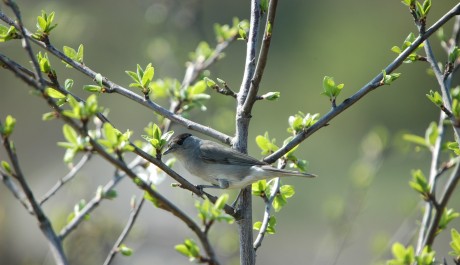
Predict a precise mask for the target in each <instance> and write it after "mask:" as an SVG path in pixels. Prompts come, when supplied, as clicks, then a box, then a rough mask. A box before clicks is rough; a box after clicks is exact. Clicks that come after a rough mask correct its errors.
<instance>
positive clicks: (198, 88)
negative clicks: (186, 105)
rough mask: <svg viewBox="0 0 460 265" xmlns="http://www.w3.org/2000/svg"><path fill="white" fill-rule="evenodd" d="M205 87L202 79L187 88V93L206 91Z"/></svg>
mask: <svg viewBox="0 0 460 265" xmlns="http://www.w3.org/2000/svg"><path fill="white" fill-rule="evenodd" d="M206 88H207V85H206V82H205V81H204V80H200V81H198V82H196V83H195V84H194V85H193V86H191V87H190V88H189V94H190V95H197V94H201V93H203V92H205V91H206Z"/></svg>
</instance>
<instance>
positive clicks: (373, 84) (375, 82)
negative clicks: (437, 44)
mask: <svg viewBox="0 0 460 265" xmlns="http://www.w3.org/2000/svg"><path fill="white" fill-rule="evenodd" d="M459 14H460V3H459V4H457V5H456V6H455V7H454V8H452V9H451V10H449V11H448V12H447V13H446V14H445V15H444V16H442V17H441V18H440V19H439V20H438V21H437V22H436V23H435V24H433V26H431V27H430V28H429V29H428V30H426V32H425V33H424V34H423V35H420V36H418V37H417V38H416V39H415V41H414V42H413V43H412V45H410V46H409V47H407V49H406V50H404V51H403V52H402V53H401V54H399V56H398V57H396V59H394V60H393V62H391V63H390V64H389V65H388V66H387V67H385V69H384V70H385V72H386V73H387V74H390V73H392V72H393V71H394V70H395V69H397V68H398V67H399V66H400V65H401V64H402V63H403V61H404V60H405V59H406V58H407V56H409V54H411V53H412V52H413V51H414V50H415V49H416V48H417V47H418V46H420V44H422V42H423V41H425V40H426V39H427V38H428V37H430V36H431V35H432V34H433V33H434V32H436V31H437V30H438V29H439V28H440V27H441V26H442V25H444V24H445V23H447V21H449V20H450V19H452V18H453V17H454V16H456V15H459ZM382 78H383V76H382V73H379V74H378V75H377V76H376V77H374V78H373V79H372V80H371V81H370V82H369V83H367V84H366V85H364V86H363V87H362V88H361V89H359V90H358V91H357V92H356V93H355V94H354V95H352V96H351V97H349V98H347V99H346V100H344V101H343V102H342V103H341V104H340V105H338V106H337V107H336V108H333V109H331V110H330V111H329V112H328V113H326V115H324V116H323V117H322V118H321V119H319V120H318V121H317V122H316V123H315V124H313V125H312V126H311V127H309V128H308V129H306V130H304V131H302V132H301V133H299V134H297V135H296V136H295V137H294V138H293V139H292V140H291V141H290V142H289V143H287V144H286V145H285V146H283V147H281V148H280V149H278V150H277V151H276V152H274V153H273V154H271V155H269V156H267V157H266V158H265V159H264V161H265V162H267V163H270V164H271V163H273V162H275V161H276V160H278V159H279V158H280V157H282V156H283V155H285V154H286V153H287V152H289V151H290V150H292V148H294V147H296V146H297V145H299V144H300V143H301V142H303V141H304V140H305V139H307V138H308V137H310V136H311V135H312V134H313V133H315V132H316V131H317V130H319V129H321V128H322V127H324V126H326V125H327V124H329V122H330V121H331V120H332V119H333V118H335V117H336V116H337V115H339V114H340V113H342V112H343V111H344V110H346V109H348V108H349V107H350V106H352V105H353V104H355V103H356V102H358V101H359V100H360V99H361V98H362V97H364V96H365V95H366V94H367V93H369V92H371V91H373V90H374V89H375V88H377V87H379V82H380V80H382Z"/></svg>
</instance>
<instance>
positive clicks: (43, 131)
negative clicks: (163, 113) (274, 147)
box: [0, 0, 460, 264]
mask: <svg viewBox="0 0 460 265" xmlns="http://www.w3.org/2000/svg"><path fill="white" fill-rule="evenodd" d="M17 2H18V5H19V6H20V8H21V10H22V13H23V17H24V18H25V22H26V26H27V27H28V28H29V29H30V30H35V23H36V21H35V20H36V16H37V15H39V14H40V10H45V11H47V12H51V11H55V12H56V17H55V22H57V23H58V27H57V28H56V29H55V30H53V32H52V35H51V42H52V43H53V44H54V45H55V46H56V47H57V48H62V46H64V45H66V46H70V47H74V48H76V47H78V45H79V44H81V43H82V44H84V46H85V59H84V61H85V64H86V65H87V66H89V67H91V68H92V69H94V70H95V71H98V72H100V73H102V74H103V75H104V76H106V77H108V78H109V79H111V80H112V81H114V82H116V83H118V84H121V85H124V86H126V87H127V86H128V84H129V83H130V82H131V81H130V80H129V77H128V76H127V75H126V74H125V73H124V71H125V70H134V69H135V66H136V64H140V65H141V66H145V65H146V64H148V63H150V62H151V63H152V64H153V66H154V67H155V78H166V77H173V78H177V79H178V80H180V81H181V80H182V77H183V75H184V70H185V62H186V61H187V60H188V55H189V52H191V51H194V50H195V48H196V46H197V45H198V43H199V42H200V41H201V40H205V41H208V42H209V43H210V45H211V46H214V45H215V39H214V33H213V24H214V23H220V24H231V22H232V18H233V17H235V16H236V17H239V18H240V19H246V18H248V17H249V3H248V1H209V0H203V1H199V0H185V1H177V0H175V1H172V0H163V1H161V0H158V1H157V0H137V1H107V0H106V1H70V0H67V1H41V0H34V1H32V0H29V1H25V0H23V1H20V0H19V1H17ZM454 4H456V1H434V3H433V6H432V9H431V12H430V15H429V19H428V24H429V25H431V24H432V23H433V22H434V21H435V20H436V19H438V18H439V17H440V16H441V15H442V14H444V13H445V12H446V11H447V10H449V9H450V8H451V7H452V6H453V5H454ZM0 8H1V9H2V10H3V11H4V12H6V13H7V14H10V15H11V12H10V11H9V10H8V9H7V8H6V7H5V5H4V4H0ZM451 26H452V23H449V24H448V25H447V26H446V27H445V32H446V33H449V32H450V29H451ZM415 31H416V28H415V26H414V25H413V19H412V17H411V15H410V14H409V12H408V11H407V8H406V7H405V6H403V5H402V4H401V2H400V1H360V0H350V1H332V0H325V1H300V0H291V1H280V3H279V5H278V12H277V19H276V24H275V26H274V31H273V38H272V46H271V50H270V55H269V61H268V65H267V68H266V71H265V75H264V79H263V81H262V84H261V93H264V92H268V91H280V92H281V98H280V99H279V100H278V101H275V102H258V103H257V105H256V106H255V108H254V111H253V119H252V121H251V130H250V136H251V138H250V139H252V140H251V142H250V146H249V153H250V154H251V155H253V156H255V157H260V158H261V157H262V156H261V155H260V151H259V149H258V148H257V146H256V145H255V141H254V140H253V139H254V138H255V136H257V135H259V134H263V133H264V132H265V131H268V132H269V134H270V136H271V137H274V138H276V139H277V140H278V141H277V143H278V144H280V145H281V144H282V141H283V140H284V139H285V138H286V137H287V136H288V134H287V132H286V128H287V126H288V122H287V120H288V117H289V116H290V115H294V114H295V113H297V112H298V111H302V112H304V113H308V112H310V113H320V114H321V115H324V114H325V113H327V112H328V111H329V109H330V103H329V101H328V99H327V98H326V97H324V96H321V95H320V93H321V92H322V79H323V77H324V76H325V75H329V76H333V77H334V78H335V80H336V82H338V83H345V88H344V90H343V91H342V94H341V95H340V97H339V102H341V100H343V99H345V98H346V97H348V96H350V95H352V94H353V93H355V92H356V91H357V90H358V89H359V88H361V87H362V86H363V85H365V84H366V83H367V82H368V81H370V80H371V79H372V78H373V77H374V76H375V75H377V74H378V73H379V72H380V71H381V70H382V69H383V68H384V67H385V66H386V65H387V64H388V63H390V62H391V61H392V60H393V59H394V58H395V57H396V54H394V53H392V52H391V51H390V48H391V47H392V46H394V45H398V46H400V45H401V43H402V41H403V40H404V39H405V37H406V36H407V35H408V34H409V33H410V32H415ZM433 45H434V47H435V52H436V53H437V55H438V58H439V59H440V60H441V61H444V60H445V59H446V55H445V54H444V53H443V52H442V51H441V50H440V48H439V45H438V43H437V41H435V40H434V39H433ZM38 51H39V49H38V48H35V52H38ZM0 52H1V53H3V54H6V55H7V56H9V57H11V58H12V59H15V60H17V61H19V62H21V63H23V64H24V65H26V66H29V59H28V58H27V57H26V56H25V53H24V51H23V50H22V49H21V47H20V43H19V42H18V41H12V42H7V43H2V44H0ZM225 53H226V57H225V58H224V59H223V60H221V61H219V62H218V63H217V64H215V65H214V66H213V67H212V68H211V69H210V70H211V75H210V77H211V78H213V79H215V78H216V77H218V78H221V79H224V80H225V81H226V82H227V83H228V84H229V86H230V87H231V88H233V89H234V90H238V88H239V85H240V82H241V79H242V73H243V63H244V58H245V43H244V42H242V41H239V42H235V43H234V44H232V45H231V46H230V47H229V48H228V49H227V50H226V51H225ZM50 58H51V63H52V65H53V66H54V67H56V68H57V74H58V76H59V78H60V79H61V81H63V80H64V79H65V78H73V79H74V80H75V85H74V89H73V91H74V92H75V93H77V94H79V95H81V96H82V97H87V96H88V94H87V93H86V92H84V91H83V90H81V89H80V88H81V87H82V86H83V85H85V84H90V83H92V81H91V80H90V79H88V78H85V77H83V76H82V75H80V74H79V73H77V72H76V71H75V70H73V69H66V68H65V67H63V65H62V63H61V62H60V61H59V60H58V59H56V58H54V57H52V56H50ZM427 67H428V65H427V64H425V63H416V64H407V65H406V64H405V65H402V66H401V67H400V68H399V69H398V70H397V72H401V73H402V76H401V77H400V79H398V80H397V81H396V82H395V83H394V84H392V85H391V86H385V87H381V88H378V89H377V90H376V91H374V92H372V93H370V94H369V95H367V96H366V97H365V98H363V99H362V100H360V101H359V102H358V103H357V104H356V105H354V106H352V107H351V108H350V109H348V110H346V111H345V112H344V113H343V114H341V115H339V116H338V117H337V118H335V119H334V120H332V121H331V123H330V125H329V126H327V127H325V128H322V129H321V130H320V131H318V132H317V133H315V134H314V135H313V136H312V137H310V138H309V139H308V140H306V141H305V142H304V143H303V144H302V146H301V147H300V148H299V149H298V153H299V156H300V157H303V158H304V159H307V160H308V161H309V165H310V166H309V168H310V170H309V171H310V172H313V173H316V174H318V175H319V176H320V177H319V178H317V179H315V180H306V181H305V180H299V179H294V178H293V179H287V180H285V183H287V184H293V185H295V188H296V195H295V196H294V197H293V198H292V199H290V203H289V204H288V205H287V206H286V207H285V208H283V210H282V211H281V212H280V213H279V214H277V215H276V216H277V220H278V225H277V234H276V235H269V236H267V237H266V238H265V240H264V242H263V246H262V247H261V248H260V249H259V251H258V252H257V261H258V264H281V263H284V264H371V263H374V262H377V261H378V260H381V259H387V258H389V256H388V255H389V246H390V244H391V243H393V242H395V241H401V242H403V243H407V242H409V240H410V239H411V236H412V235H414V233H415V232H416V229H417V225H418V222H417V218H419V217H420V210H419V205H418V204H417V203H418V201H419V197H418V195H417V194H416V193H415V192H413V191H412V190H411V189H410V188H409V186H408V181H409V180H410V172H411V170H412V169H414V168H421V169H422V170H424V171H425V172H428V169H429V154H428V152H426V151H421V152H415V151H414V148H413V147H411V146H408V145H406V144H404V143H402V141H401V134H402V133H403V132H407V131H409V132H412V133H416V134H421V135H423V134H424V131H425V128H426V127H427V126H428V124H429V123H430V121H432V120H437V116H438V111H437V110H436V109H435V107H434V106H433V104H432V103H431V102H429V101H428V100H427V99H426V96H425V94H426V93H428V91H429V90H430V89H433V90H436V89H437V85H436V81H435V80H434V79H433V78H432V77H429V76H428V75H427V74H426V69H427ZM455 79H456V81H459V77H458V76H456V77H455ZM0 86H1V96H0V117H1V119H2V120H4V118H5V117H6V115H8V114H11V115H13V116H14V117H15V118H16V119H17V126H16V131H15V134H14V137H13V138H14V141H15V143H16V148H17V151H18V153H19V157H20V159H21V163H22V166H23V168H24V172H25V174H26V176H27V179H28V181H29V183H30V185H31V186H32V188H33V191H34V192H35V193H36V195H37V197H40V196H41V195H42V194H44V193H45V192H46V191H47V190H48V189H49V188H50V187H51V186H52V185H53V184H54V183H55V182H56V181H57V180H58V179H59V178H60V177H62V176H63V175H65V174H66V172H67V170H66V165H65V164H64V163H63V162H62V156H63V154H64V150H63V149H62V148H59V147H57V146H56V141H63V136H62V133H61V130H62V129H61V128H62V123H61V122H60V121H51V122H43V121H41V115H42V113H44V112H47V111H49V110H48V107H47V106H46V104H45V103H44V101H43V100H41V99H40V98H37V97H36V96H33V95H31V93H30V88H29V87H27V86H26V85H24V84H23V83H22V82H20V81H19V80H18V79H16V78H15V77H14V75H13V74H12V73H10V72H8V71H6V70H1V71H0ZM209 93H210V94H211V97H212V98H211V100H210V102H209V103H208V104H207V107H208V111H207V112H200V111H198V110H195V111H193V112H192V113H191V116H190V117H191V118H192V119H193V120H196V121H198V122H201V123H203V124H206V125H208V126H212V127H215V128H217V129H219V130H221V131H224V132H226V133H228V134H233V131H234V107H235V102H234V100H233V98H231V97H225V96H222V95H219V94H216V93H214V92H213V91H209ZM99 99H100V102H101V104H102V105H104V106H105V107H107V108H109V109H110V116H109V118H110V119H111V121H112V122H113V123H114V125H115V126H117V127H118V129H120V130H121V131H125V130H127V129H130V130H133V131H134V136H133V138H135V139H141V137H140V136H141V134H143V131H142V129H143V127H145V126H146V125H147V124H148V122H150V121H155V115H154V114H153V113H152V112H151V111H150V110H148V109H146V108H143V107H139V106H137V105H136V104H135V103H133V102H131V101H129V100H127V99H125V98H123V97H121V96H119V95H101V96H100V97H99ZM161 103H162V104H163V105H164V106H167V102H161ZM376 127H377V128H379V130H378V132H380V134H371V135H369V132H371V131H372V130H373V129H374V128H376ZM382 128H385V129H382ZM173 129H174V130H176V131H182V130H184V129H183V128H181V127H178V126H174V127H173ZM449 133H450V132H449ZM378 135H386V136H385V137H386V138H385V139H386V140H384V141H383V143H387V144H386V147H385V148H384V149H382V150H381V149H380V148H383V147H381V146H382V142H381V139H380V138H379V137H377V136H378ZM363 146H364V147H363ZM380 150H381V151H382V153H379V151H380ZM373 151H375V152H376V153H378V155H379V156H377V157H375V156H374V155H375V154H373ZM0 158H1V159H2V160H4V159H6V157H5V153H4V152H3V150H2V151H0ZM360 165H368V166H370V169H369V170H370V171H375V174H374V173H363V172H369V170H368V171H365V170H364V171H363V170H359V169H360V168H362V167H360ZM112 174H113V169H112V167H110V166H109V165H108V164H107V163H106V162H104V161H102V160H100V159H98V158H93V159H91V161H90V163H89V164H88V166H87V167H85V168H84V170H82V171H81V173H79V175H78V177H77V178H76V179H75V180H74V181H72V182H71V183H69V184H67V185H66V186H65V187H64V188H63V190H61V191H60V192H59V193H58V194H57V195H56V196H55V197H54V198H53V199H52V200H50V201H49V202H47V203H46V204H45V206H44V209H45V211H46V213H47V214H48V215H49V216H50V218H51V219H52V221H54V222H55V229H57V230H59V229H60V228H61V227H62V225H63V224H64V222H65V218H66V216H67V215H68V214H69V213H70V212H71V211H72V210H73V205H74V204H76V203H77V202H78V201H79V200H80V199H85V200H87V201H89V200H90V199H91V198H92V197H93V196H94V194H95V191H96V189H97V187H98V186H99V185H104V184H105V183H106V182H107V181H109V180H110V178H111V176H112ZM360 179H361V180H363V179H364V182H366V181H367V180H368V181H370V182H369V183H370V184H369V186H366V187H365V188H363V187H362V186H359V185H356V180H360ZM192 182H194V183H198V180H196V179H192ZM358 182H359V181H358ZM169 183H170V181H169V180H168V181H165V182H164V183H162V184H160V185H159V187H158V189H159V190H160V191H162V192H164V193H165V194H166V196H168V198H171V199H172V200H174V201H175V202H177V203H178V204H179V205H180V206H181V207H183V208H184V209H185V211H186V212H188V213H190V214H191V215H195V214H196V213H195V208H194V206H193V203H192V200H191V199H192V198H193V197H192V196H191V194H190V193H188V192H184V191H182V190H176V189H173V188H171V187H170V186H169ZM366 183H367V182H366ZM116 190H117V191H118V193H119V198H117V199H116V200H113V201H103V202H102V204H101V205H100V206H99V207H98V209H97V210H96V211H95V212H93V214H92V215H91V219H90V220H89V221H86V222H84V223H83V224H81V225H80V226H79V227H78V229H77V230H76V231H74V232H73V233H72V234H71V235H70V236H69V237H68V238H67V239H66V243H65V247H66V249H67V252H68V253H69V257H70V260H71V261H72V264H100V263H101V261H102V260H103V259H104V258H105V257H106V255H107V253H108V251H109V250H110V247H111V246H112V244H113V242H114V241H115V239H116V237H117V236H118V235H119V233H120V232H121V229H122V227H123V225H124V224H125V222H126V220H127V218H128V215H129V210H130V207H129V199H130V198H131V196H132V195H133V194H135V195H137V196H138V197H139V196H140V192H139V190H137V188H136V187H134V185H132V183H131V182H130V181H127V180H124V181H123V182H122V183H121V184H120V185H119V186H118V187H117V189H116ZM231 194H232V196H233V195H235V194H234V192H232V193H231ZM458 199H459V196H458V195H457V194H455V195H454V198H453V199H452V202H453V203H452V205H451V206H452V207H454V208H455V207H456V208H457V210H458V209H459V208H458V207H459V206H460V204H459V202H458ZM255 201H256V203H255V205H254V207H253V210H254V221H256V220H260V219H261V218H262V216H263V205H262V203H261V200H259V199H257V198H255ZM0 202H1V203H0V263H1V264H53V261H52V257H51V254H50V253H49V251H48V248H47V245H46V242H45V240H44V237H43V235H42V234H41V233H40V231H39V229H38V227H37V223H36V221H35V219H34V217H31V216H30V215H29V214H28V213H27V212H26V211H25V210H24V209H23V207H22V206H21V205H20V204H19V203H18V202H17V201H16V200H15V199H14V198H13V196H12V195H11V193H10V192H9V191H8V190H7V189H6V188H5V187H4V186H3V185H1V186H0ZM343 213H345V214H343ZM459 224H460V223H459V222H458V221H456V222H454V223H452V225H451V226H452V227H457V229H458V228H459ZM447 234H448V233H445V234H443V235H441V237H440V238H439V239H438V240H437V243H436V245H435V249H436V251H438V257H439V258H442V257H444V256H447V253H448V251H449V249H448V242H449V241H450V240H449V238H448V236H447ZM211 235H212V238H213V240H214V241H213V242H215V244H216V246H218V247H219V250H218V253H219V255H220V256H221V258H222V260H224V261H225V262H224V264H227V263H228V264H230V263H232V264H236V263H237V255H235V252H237V250H238V241H237V240H238V239H237V236H236V225H231V226H227V225H219V226H217V227H216V228H213V229H212V232H211ZM190 236H192V237H193V235H192V233H191V232H190V231H189V230H188V229H187V227H186V226H185V225H183V224H182V223H181V222H179V221H178V220H176V218H174V217H173V216H172V215H171V214H169V213H165V212H163V211H160V210H158V209H156V208H154V207H152V206H151V205H148V206H147V207H145V208H144V212H142V213H141V216H140V218H139V221H138V223H137V224H136V226H135V227H134V230H133V232H132V234H131V235H130V237H129V238H128V240H127V242H126V244H127V245H128V246H130V247H133V248H134V251H135V254H134V256H132V257H129V258H126V257H122V256H118V257H117V258H116V259H115V262H114V264H189V262H188V260H187V259H186V258H185V257H182V256H180V255H179V254H177V253H176V252H175V251H174V248H173V246H174V245H176V244H179V243H181V242H182V241H183V239H184V238H185V237H190Z"/></svg>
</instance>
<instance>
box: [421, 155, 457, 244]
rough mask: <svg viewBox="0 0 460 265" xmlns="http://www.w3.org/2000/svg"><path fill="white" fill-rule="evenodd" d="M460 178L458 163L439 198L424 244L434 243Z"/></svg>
mask: <svg viewBox="0 0 460 265" xmlns="http://www.w3.org/2000/svg"><path fill="white" fill-rule="evenodd" d="M459 179H460V163H457V164H456V166H455V169H454V171H453V172H452V174H451V176H450V178H449V180H448V181H447V183H446V185H445V187H444V191H443V195H442V197H441V199H440V200H439V207H438V209H437V210H436V214H435V215H434V218H433V221H432V222H431V224H430V226H429V228H428V230H427V232H426V237H425V238H424V241H423V246H431V245H433V242H434V239H435V238H436V235H437V232H438V229H439V222H440V220H441V218H442V215H443V213H444V210H445V209H446V206H447V203H448V202H449V199H450V197H451V196H452V194H453V192H454V190H455V187H456V186H457V184H458V181H459Z"/></svg>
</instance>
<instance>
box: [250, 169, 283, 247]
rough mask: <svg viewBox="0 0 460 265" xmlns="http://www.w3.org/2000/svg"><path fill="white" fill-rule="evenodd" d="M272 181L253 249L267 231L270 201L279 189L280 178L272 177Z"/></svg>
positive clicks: (271, 201) (270, 207) (270, 208)
mask: <svg viewBox="0 0 460 265" xmlns="http://www.w3.org/2000/svg"><path fill="white" fill-rule="evenodd" d="M274 182H275V183H274V184H273V187H272V190H271V194H270V196H269V197H268V198H267V200H266V201H265V211H264V218H263V220H262V225H261V226H260V229H259V233H258V234H257V238H256V240H254V244H253V247H254V251H257V249H258V248H259V247H260V246H261V245H262V241H263V240H264V237H265V234H266V233H267V228H268V222H269V221H270V218H271V210H272V203H273V201H274V200H275V198H276V195H277V194H278V193H279V190H280V179H279V178H276V179H274Z"/></svg>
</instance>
